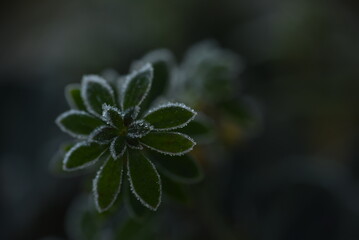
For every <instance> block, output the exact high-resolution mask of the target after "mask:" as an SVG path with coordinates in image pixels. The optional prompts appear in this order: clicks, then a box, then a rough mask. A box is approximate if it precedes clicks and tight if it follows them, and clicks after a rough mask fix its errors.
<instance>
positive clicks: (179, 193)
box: [160, 174, 188, 203]
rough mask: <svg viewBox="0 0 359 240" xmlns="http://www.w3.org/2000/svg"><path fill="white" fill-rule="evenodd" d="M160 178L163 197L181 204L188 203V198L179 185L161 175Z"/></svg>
mask: <svg viewBox="0 0 359 240" xmlns="http://www.w3.org/2000/svg"><path fill="white" fill-rule="evenodd" d="M160 176H161V183H162V190H163V193H164V194H165V195H167V196H168V197H170V198H172V199H174V200H176V201H178V202H181V203H187V202H188V196H187V195H186V192H185V191H184V189H183V186H182V185H181V184H179V183H178V182H174V181H173V180H172V179H171V178H168V177H167V176H165V175H163V174H160Z"/></svg>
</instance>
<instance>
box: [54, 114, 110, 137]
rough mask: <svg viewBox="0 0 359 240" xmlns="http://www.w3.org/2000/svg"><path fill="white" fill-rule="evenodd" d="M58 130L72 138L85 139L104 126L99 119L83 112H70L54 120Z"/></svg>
mask: <svg viewBox="0 0 359 240" xmlns="http://www.w3.org/2000/svg"><path fill="white" fill-rule="evenodd" d="M56 124H57V125H58V126H59V127H60V129H61V130H62V131H64V132H66V133H68V134H70V135H71V136H73V137H76V138H82V139H83V138H86V137H87V136H88V135H89V134H90V133H91V132H92V131H93V130H94V129H96V128H97V127H99V126H101V125H103V124H104V122H103V121H101V120H100V119H98V118H96V117H94V116H92V115H90V114H88V113H87V112H84V111H78V110H70V111H67V112H64V113H62V114H61V115H60V116H58V117H57V119H56Z"/></svg>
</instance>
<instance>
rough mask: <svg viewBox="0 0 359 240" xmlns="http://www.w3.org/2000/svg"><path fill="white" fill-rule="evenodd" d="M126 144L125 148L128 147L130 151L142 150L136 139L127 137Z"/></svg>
mask: <svg viewBox="0 0 359 240" xmlns="http://www.w3.org/2000/svg"><path fill="white" fill-rule="evenodd" d="M126 143H127V146H129V147H130V148H132V149H137V150H141V149H143V147H142V145H141V144H140V142H139V141H138V139H137V138H130V137H127V138H126Z"/></svg>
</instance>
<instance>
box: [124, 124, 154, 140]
mask: <svg viewBox="0 0 359 240" xmlns="http://www.w3.org/2000/svg"><path fill="white" fill-rule="evenodd" d="M152 129H153V127H152V125H151V124H149V123H148V122H146V121H144V120H137V121H135V122H133V123H131V124H130V126H129V128H128V132H127V135H128V136H129V137H131V138H141V137H143V136H146V135H147V134H148V133H149V132H150V131H151V130H152Z"/></svg>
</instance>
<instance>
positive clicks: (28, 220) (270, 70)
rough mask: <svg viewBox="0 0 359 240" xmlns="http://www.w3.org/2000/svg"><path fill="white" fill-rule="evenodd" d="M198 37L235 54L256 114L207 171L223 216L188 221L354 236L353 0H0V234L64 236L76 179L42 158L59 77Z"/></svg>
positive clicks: (118, 64) (356, 50)
mask: <svg viewBox="0 0 359 240" xmlns="http://www.w3.org/2000/svg"><path fill="white" fill-rule="evenodd" d="M205 39H214V40H216V41H218V42H219V44H220V45H221V46H223V47H224V48H227V49H231V50H233V51H234V52H236V53H238V54H240V55H241V57H242V58H243V59H244V62H245V69H244V72H243V73H242V75H241V77H240V79H239V80H238V81H242V84H241V86H242V89H240V90H238V94H243V93H245V94H247V95H250V96H252V97H253V98H254V99H256V101H257V103H258V105H259V109H260V111H261V115H262V116H263V119H262V122H263V125H262V127H261V130H260V131H258V133H257V135H256V136H254V137H252V138H249V139H246V140H243V141H242V142H241V143H240V144H239V146H238V147H237V148H236V150H235V151H234V152H233V153H231V154H230V156H231V157H228V158H226V159H220V160H219V161H220V162H221V163H220V164H219V165H220V166H221V167H220V168H218V170H217V171H216V172H214V173H213V175H209V176H207V177H208V178H210V179H211V178H213V179H217V180H218V181H216V182H217V184H213V185H210V186H209V188H211V192H212V193H213V195H215V196H217V198H216V199H217V200H218V201H217V203H216V205H217V207H218V210H219V212H220V213H221V215H222V218H218V219H216V218H214V221H212V223H211V224H212V225H211V224H207V223H202V224H199V225H200V226H199V227H198V229H196V226H194V227H193V226H192V228H195V229H196V230H195V231H197V236H200V237H201V236H206V238H203V239H226V238H227V237H225V235H222V237H219V236H221V235H220V234H219V235H218V234H217V235H216V234H215V233H213V234H208V231H209V233H211V231H214V232H220V231H216V230H213V229H216V227H217V228H218V229H219V228H221V226H222V225H224V226H226V228H228V229H230V231H231V235H232V236H234V237H235V239H359V184H358V180H359V171H358V170H359V169H358V167H359V162H358V160H359V159H358V158H359V151H358V149H359V148H358V142H359V135H358V123H359V121H358V117H359V104H358V103H359V101H358V100H359V95H358V90H359V79H358V77H359V65H358V63H359V2H358V1H350V0H327V1H324V0H323V1H319V0H287V1H286V0H247V1H245V0H233V1H231V0H221V1H210V0H198V1H194V0H183V1H174V0H166V1H165V0H154V1H146V0H136V1H133V0H125V1H115V0H103V1H99V0H90V1H89V0H88V1H84V0H82V1H81V0H79V1H72V0H71V1H69V0H63V1H55V0H47V1H44V0H33V1H21V0H15V1H8V2H2V3H1V7H0V110H1V117H0V124H1V125H0V134H1V135H0V136H1V138H0V142H1V145H0V239H39V238H42V237H45V236H59V237H65V230H64V218H65V214H66V210H67V209H68V206H69V204H70V202H71V201H72V199H73V198H74V195H75V194H76V193H77V192H78V191H79V189H78V182H79V179H78V178H68V179H61V178H56V177H53V176H52V175H51V174H50V173H49V172H48V162H49V161H50V159H51V156H52V155H53V153H54V152H55V151H56V149H57V146H58V144H59V143H60V142H61V140H62V139H64V134H62V133H60V130H59V129H58V128H57V127H56V126H55V124H54V119H55V118H56V116H57V115H58V114H59V113H61V112H62V111H64V110H66V109H67V106H66V102H65V98H64V95H63V93H64V90H63V89H64V86H65V85H66V84H67V83H70V82H79V81H80V79H81V76H82V75H83V74H89V73H100V72H101V71H103V70H104V69H106V68H114V69H116V70H117V71H119V72H120V73H122V74H124V73H127V71H128V68H129V66H130V64H131V62H132V61H133V60H135V59H139V58H140V57H141V56H142V55H143V54H145V53H146V52H148V51H150V50H152V49H155V48H163V47H164V48H168V49H170V50H172V51H173V52H174V54H175V56H176V57H177V60H178V61H181V59H182V57H183V54H184V52H185V50H186V49H187V48H188V47H190V46H191V45H192V44H194V43H197V42H199V41H202V40H205ZM210 174H211V173H210ZM222 219H225V222H222ZM216 221H217V222H216ZM185 230H186V229H184V230H183V231H185ZM207 234H208V235H209V236H207ZM197 239H198V238H197ZM199 239H201V238H199Z"/></svg>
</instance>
